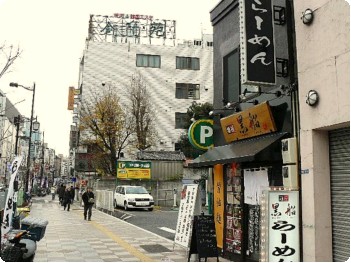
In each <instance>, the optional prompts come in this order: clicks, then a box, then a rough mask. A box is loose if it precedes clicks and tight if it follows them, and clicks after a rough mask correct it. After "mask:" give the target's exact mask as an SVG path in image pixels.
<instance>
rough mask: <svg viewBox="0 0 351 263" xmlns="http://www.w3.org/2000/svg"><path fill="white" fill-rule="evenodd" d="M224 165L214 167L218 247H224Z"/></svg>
mask: <svg viewBox="0 0 351 263" xmlns="http://www.w3.org/2000/svg"><path fill="white" fill-rule="evenodd" d="M223 176H224V175H223V165H221V164H216V165H214V167H213V199H214V200H213V201H214V206H213V212H214V221H215V227H216V237H217V247H219V248H223V227H224V180H223Z"/></svg>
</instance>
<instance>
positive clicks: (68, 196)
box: [63, 187, 71, 211]
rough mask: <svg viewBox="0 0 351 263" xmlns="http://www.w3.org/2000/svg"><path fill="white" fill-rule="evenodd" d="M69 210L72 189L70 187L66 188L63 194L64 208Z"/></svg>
mask: <svg viewBox="0 0 351 263" xmlns="http://www.w3.org/2000/svg"><path fill="white" fill-rule="evenodd" d="M66 207H67V211H69V209H70V208H71V189H70V188H69V187H67V188H66V190H65V193H64V195H63V210H66Z"/></svg>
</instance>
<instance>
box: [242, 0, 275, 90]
mask: <svg viewBox="0 0 351 263" xmlns="http://www.w3.org/2000/svg"><path fill="white" fill-rule="evenodd" d="M239 10H240V11H239V12H240V14H239V17H240V60H241V84H247V85H268V86H269V85H275V82H276V78H275V77H276V75H275V53H274V34H273V20H272V1H271V0H240V1H239Z"/></svg>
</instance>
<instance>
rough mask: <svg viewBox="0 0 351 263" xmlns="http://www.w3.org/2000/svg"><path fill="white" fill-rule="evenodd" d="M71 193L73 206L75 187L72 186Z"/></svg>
mask: <svg viewBox="0 0 351 263" xmlns="http://www.w3.org/2000/svg"><path fill="white" fill-rule="evenodd" d="M70 193H71V204H73V201H74V195H75V189H74V187H73V186H71V189H70Z"/></svg>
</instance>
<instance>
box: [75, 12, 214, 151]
mask: <svg viewBox="0 0 351 263" xmlns="http://www.w3.org/2000/svg"><path fill="white" fill-rule="evenodd" d="M160 21H161V22H160ZM175 26H176V25H175V21H167V20H155V19H153V18H152V17H148V16H133V15H130V16H127V15H124V14H115V15H114V16H113V17H101V16H91V19H90V21H89V36H88V38H87V41H86V49H85V50H84V56H83V57H82V59H81V65H80V80H79V86H80V89H81V94H80V96H81V98H80V99H81V102H80V103H82V104H85V103H89V102H90V101H91V100H92V98H94V97H96V96H99V92H100V90H101V89H102V88H103V86H105V85H109V86H111V87H114V88H116V89H117V90H118V95H119V97H120V99H121V104H123V103H126V101H127V100H129V95H130V94H129V87H130V83H131V78H132V76H133V74H135V73H136V72H138V73H140V74H141V76H142V78H143V80H144V84H145V85H146V87H147V90H148V93H149V100H150V101H151V103H152V104H153V107H154V111H155V126H156V130H157V134H158V139H157V144H156V145H154V146H153V147H152V148H151V149H152V150H175V148H176V145H175V143H176V142H177V140H178V139H179V137H180V135H181V134H182V133H184V132H185V130H184V129H183V127H184V125H183V124H184V121H185V115H186V111H187V108H188V107H189V106H190V105H191V103H192V102H193V101H196V102H199V103H204V102H210V103H212V98H213V92H212V91H213V81H212V80H213V77H212V75H213V73H212V54H213V53H212V49H213V48H212V35H204V36H203V39H200V40H194V41H179V40H176V35H175ZM135 154H136V153H135ZM124 156H125V157H128V153H126V152H125V153H124Z"/></svg>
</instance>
